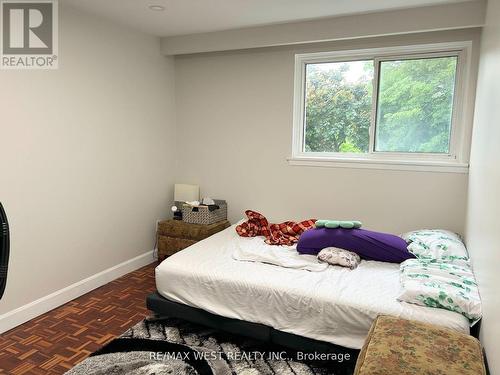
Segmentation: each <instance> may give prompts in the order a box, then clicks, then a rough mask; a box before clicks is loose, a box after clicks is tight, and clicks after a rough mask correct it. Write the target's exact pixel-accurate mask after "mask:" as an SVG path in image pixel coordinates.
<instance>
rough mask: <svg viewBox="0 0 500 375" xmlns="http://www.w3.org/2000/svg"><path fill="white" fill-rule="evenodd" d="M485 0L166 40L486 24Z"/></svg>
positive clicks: (188, 47)
mask: <svg viewBox="0 0 500 375" xmlns="http://www.w3.org/2000/svg"><path fill="white" fill-rule="evenodd" d="M485 9H486V0H476V1H457V2H453V3H447V4H440V5H429V6H422V7H417V8H402V9H392V10H385V11H379V12H369V13H361V14H349V15H344V16H337V17H328V18H319V19H314V20H308V21H297V22H288V23H278V24H274V25H267V26H255V27H246V28H241V29H233V30H224V31H214V32H208V33H198V34H190V35H174V36H168V37H164V38H162V51H163V53H165V54H166V55H184V54H192V53H200V52H214V51H228V50H241V49H247V48H257V47H273V46H282V45H293V44H299V43H301V44H305V43H317V42H326V41H334V40H343V39H348V40H350V41H352V40H353V39H357V38H367V37H377V36H383V35H385V36H387V35H402V34H410V33H416V32H424V31H437V30H454V29H465V28H474V27H479V26H482V25H483V24H484V18H485Z"/></svg>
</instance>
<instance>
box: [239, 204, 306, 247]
mask: <svg viewBox="0 0 500 375" xmlns="http://www.w3.org/2000/svg"><path fill="white" fill-rule="evenodd" d="M245 215H247V217H248V220H247V221H245V222H244V223H241V224H240V225H238V226H237V227H236V233H238V235H240V236H241V237H255V236H264V237H266V240H265V242H266V243H267V244H268V245H288V246H290V245H293V244H295V243H297V241H298V240H299V236H300V235H301V234H302V233H303V232H304V231H305V230H307V229H310V228H314V223H315V222H316V219H309V220H304V221H301V222H300V223H296V222H294V221H285V222H284V223H280V224H270V223H269V222H268V221H267V219H266V217H265V216H264V215H262V214H260V213H258V212H256V211H252V210H247V211H245Z"/></svg>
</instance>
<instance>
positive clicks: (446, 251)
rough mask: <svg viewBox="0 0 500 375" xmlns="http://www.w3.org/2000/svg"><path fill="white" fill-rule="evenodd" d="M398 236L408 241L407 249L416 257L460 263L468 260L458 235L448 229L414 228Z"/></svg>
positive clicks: (466, 262)
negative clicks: (414, 229)
mask: <svg viewBox="0 0 500 375" xmlns="http://www.w3.org/2000/svg"><path fill="white" fill-rule="evenodd" d="M400 237H401V238H403V239H404V240H405V241H406V242H407V243H408V247H407V248H408V251H409V252H410V253H412V254H413V255H415V256H416V257H417V258H418V259H427V260H432V259H434V260H441V261H443V262H449V263H455V264H462V265H465V264H468V262H469V254H468V253H467V249H466V248H465V245H464V243H463V242H462V240H461V239H460V236H459V235H458V234H456V233H453V232H450V231H448V230H444V229H423V230H416V231H412V232H408V233H404V234H402V235H401V236H400Z"/></svg>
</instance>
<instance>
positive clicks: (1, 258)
mask: <svg viewBox="0 0 500 375" xmlns="http://www.w3.org/2000/svg"><path fill="white" fill-rule="evenodd" d="M9 251H10V243H9V222H8V221H7V214H6V213H5V210H4V209H3V206H2V203H0V299H1V298H2V296H3V292H4V291H5V285H6V284H7V270H8V267H9Z"/></svg>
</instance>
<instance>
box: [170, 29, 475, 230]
mask: <svg viewBox="0 0 500 375" xmlns="http://www.w3.org/2000/svg"><path fill="white" fill-rule="evenodd" d="M478 38H479V31H478V30H477V29H470V30H458V31H451V32H445V33H431V34H414V35H407V36H403V37H384V38H383V39H367V40H355V41H341V42H335V43H328V44H316V45H309V46H294V47H291V46H287V47H279V48H269V49H258V50H248V51H237V52H223V53H210V54H197V55H189V56H180V57H176V61H175V72H176V77H175V79H176V116H177V141H178V148H179V150H181V151H180V152H179V155H178V159H177V160H178V166H177V173H176V176H177V177H178V178H177V180H178V181H180V182H186V183H198V184H200V185H201V188H202V193H203V194H205V195H208V196H212V197H215V198H224V199H227V200H228V204H229V216H230V219H231V220H232V221H235V220H238V219H239V218H241V217H242V216H243V212H244V210H245V209H255V210H259V211H261V212H262V213H264V214H265V215H267V216H268V217H269V218H270V219H272V220H284V219H294V218H295V219H300V218H304V219H305V218H309V217H326V218H344V219H349V218H356V219H359V220H362V221H363V222H364V224H365V227H367V228H372V229H378V230H385V231H390V232H393V233H398V232H401V231H406V230H410V229H416V228H423V227H443V228H448V229H451V230H455V231H458V232H460V233H462V232H463V229H464V217H465V206H466V191H467V175H466V174H454V173H430V172H415V171H389V170H369V169H347V168H316V167H299V166H290V165H288V163H287V161H286V158H287V157H288V156H290V152H291V139H292V106H293V71H294V54H295V53H300V52H314V51H320V50H334V49H350V48H351V49H352V48H358V47H359V48H366V47H374V46H383V45H386V46H388V45H397V44H411V43H430V42H437V41H452V40H473V41H474V46H475V47H474V50H475V52H474V55H475V56H474V61H475V63H476V58H477V48H478V47H477V46H478ZM473 65H474V64H473ZM476 67H477V66H476ZM475 72H476V71H475V70H474V74H475ZM471 121H472V119H471Z"/></svg>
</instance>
